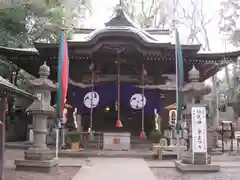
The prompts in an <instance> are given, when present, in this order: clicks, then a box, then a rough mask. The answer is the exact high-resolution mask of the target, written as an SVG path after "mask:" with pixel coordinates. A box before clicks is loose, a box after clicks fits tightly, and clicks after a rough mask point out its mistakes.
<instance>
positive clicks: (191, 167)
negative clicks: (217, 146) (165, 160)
mask: <svg viewBox="0 0 240 180" xmlns="http://www.w3.org/2000/svg"><path fill="white" fill-rule="evenodd" d="M175 167H176V168H177V170H179V171H181V172H219V171H220V166H219V165H213V164H205V165H196V164H185V163H182V162H181V161H175Z"/></svg>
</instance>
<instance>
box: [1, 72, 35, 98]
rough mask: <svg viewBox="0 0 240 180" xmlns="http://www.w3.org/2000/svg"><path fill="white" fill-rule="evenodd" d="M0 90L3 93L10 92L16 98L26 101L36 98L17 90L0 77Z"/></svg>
mask: <svg viewBox="0 0 240 180" xmlns="http://www.w3.org/2000/svg"><path fill="white" fill-rule="evenodd" d="M0 88H1V89H2V90H4V91H7V92H10V93H12V94H15V95H17V96H21V97H25V98H28V99H35V98H37V97H35V96H33V95H32V94H30V93H28V92H26V91H24V90H21V89H19V88H18V87H17V86H15V85H13V84H12V83H10V82H9V81H7V80H6V79H4V78H3V77H2V76H0Z"/></svg>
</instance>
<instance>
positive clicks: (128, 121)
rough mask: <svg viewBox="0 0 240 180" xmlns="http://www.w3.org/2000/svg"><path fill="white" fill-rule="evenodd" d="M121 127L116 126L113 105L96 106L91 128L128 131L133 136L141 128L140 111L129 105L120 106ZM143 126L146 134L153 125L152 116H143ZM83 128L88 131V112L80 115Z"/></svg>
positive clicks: (97, 130)
mask: <svg viewBox="0 0 240 180" xmlns="http://www.w3.org/2000/svg"><path fill="white" fill-rule="evenodd" d="M120 117H121V122H122V125H123V126H122V127H121V128H116V120H117V111H116V109H115V107H114V106H112V107H105V108H97V109H95V110H94V112H93V124H92V127H93V130H94V131H96V132H129V133H131V135H133V136H139V132H140V131H141V129H142V113H141V111H138V112H136V111H133V110H132V109H130V108H129V107H125V108H124V107H122V108H121V115H120ZM144 119H145V121H144V127H145V132H146V134H148V133H150V132H151V131H152V130H153V127H154V120H153V117H152V116H148V115H145V116H144ZM82 122H83V130H84V131H88V128H89V126H90V114H83V115H82Z"/></svg>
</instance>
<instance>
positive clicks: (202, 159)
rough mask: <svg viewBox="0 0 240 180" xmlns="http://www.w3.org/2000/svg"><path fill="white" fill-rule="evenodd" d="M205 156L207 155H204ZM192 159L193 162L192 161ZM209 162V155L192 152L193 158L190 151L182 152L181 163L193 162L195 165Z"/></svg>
mask: <svg viewBox="0 0 240 180" xmlns="http://www.w3.org/2000/svg"><path fill="white" fill-rule="evenodd" d="M206 156H207V157H206ZM193 160H194V163H193ZM206 160H207V164H210V163H211V156H210V155H209V154H205V153H194V158H193V154H192V152H189V151H186V152H183V153H182V163H184V164H195V165H204V164H206Z"/></svg>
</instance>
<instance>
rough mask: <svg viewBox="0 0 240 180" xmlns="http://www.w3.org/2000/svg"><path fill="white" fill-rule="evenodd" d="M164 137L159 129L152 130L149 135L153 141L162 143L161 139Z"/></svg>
mask: <svg viewBox="0 0 240 180" xmlns="http://www.w3.org/2000/svg"><path fill="white" fill-rule="evenodd" d="M161 138H162V134H161V132H159V131H152V132H151V133H150V135H149V139H150V140H151V141H152V143H160V139H161Z"/></svg>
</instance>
